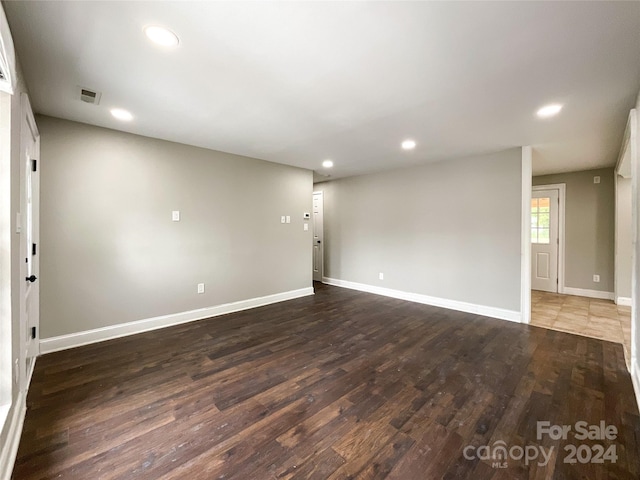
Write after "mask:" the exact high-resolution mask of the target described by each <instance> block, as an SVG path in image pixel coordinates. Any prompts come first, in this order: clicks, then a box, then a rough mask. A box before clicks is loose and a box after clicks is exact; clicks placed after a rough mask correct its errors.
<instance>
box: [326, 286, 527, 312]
mask: <svg viewBox="0 0 640 480" xmlns="http://www.w3.org/2000/svg"><path fill="white" fill-rule="evenodd" d="M322 282H323V283H326V284H329V285H334V286H336V287H344V288H350V289H352V290H359V291H361V292H368V293H375V294H376V295H383V296H385V297H392V298H398V299H400V300H407V301H409V302H416V303H423V304H425V305H431V306H434V307H442V308H448V309H450V310H457V311H460V312H466V313H475V314H478V315H484V316H486V317H492V318H498V319H500V320H508V321H510V322H517V323H520V322H521V319H522V315H521V314H520V312H517V311H515V310H506V309H504V308H497V307H488V306H485V305H476V304H474V303H467V302H460V301H458V300H448V299H446V298H438V297H430V296H428V295H422V294H419V293H410V292H403V291H401V290H393V289H391V288H384V287H376V286H374V285H366V284H364V283H356V282H349V281H347V280H338V279H336V278H328V277H322Z"/></svg>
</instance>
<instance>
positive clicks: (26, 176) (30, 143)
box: [20, 95, 40, 367]
mask: <svg viewBox="0 0 640 480" xmlns="http://www.w3.org/2000/svg"><path fill="white" fill-rule="evenodd" d="M22 115H23V117H22V128H21V166H20V174H21V175H20V177H21V188H20V190H21V192H20V193H21V199H20V205H21V208H20V210H21V215H20V217H21V222H20V237H21V238H20V252H21V253H22V257H23V258H24V259H25V261H24V263H22V269H21V272H20V274H21V277H22V279H23V284H22V285H23V288H22V289H21V300H22V302H21V303H22V305H21V307H22V308H21V331H22V341H23V345H24V356H25V358H24V360H25V361H24V363H23V365H24V366H25V367H27V364H28V363H29V359H31V358H33V357H35V356H37V355H38V353H39V336H40V333H39V330H40V328H39V325H40V284H39V282H38V281H37V280H38V277H37V276H38V274H39V273H38V272H39V267H40V261H39V253H40V252H39V251H38V246H39V237H40V228H39V225H40V209H39V205H40V162H39V153H40V136H39V134H38V129H37V127H36V123H35V120H34V118H33V113H32V110H31V106H30V104H29V99H28V97H27V96H26V95H23V101H22Z"/></svg>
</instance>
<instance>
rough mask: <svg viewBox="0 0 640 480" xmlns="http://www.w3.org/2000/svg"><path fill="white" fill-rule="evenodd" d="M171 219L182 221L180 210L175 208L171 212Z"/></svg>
mask: <svg viewBox="0 0 640 480" xmlns="http://www.w3.org/2000/svg"><path fill="white" fill-rule="evenodd" d="M171 220H172V221H174V222H179V221H180V211H179V210H174V211H173V212H171Z"/></svg>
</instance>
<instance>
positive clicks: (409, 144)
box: [402, 140, 416, 150]
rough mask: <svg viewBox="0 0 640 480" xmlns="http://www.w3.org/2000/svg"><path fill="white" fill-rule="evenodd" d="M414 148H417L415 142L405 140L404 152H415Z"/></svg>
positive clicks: (403, 144) (403, 143)
mask: <svg viewBox="0 0 640 480" xmlns="http://www.w3.org/2000/svg"><path fill="white" fill-rule="evenodd" d="M414 148H416V142H415V141H413V140H405V141H404V142H402V149H403V150H413V149H414Z"/></svg>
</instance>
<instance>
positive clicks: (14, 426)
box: [0, 392, 27, 480]
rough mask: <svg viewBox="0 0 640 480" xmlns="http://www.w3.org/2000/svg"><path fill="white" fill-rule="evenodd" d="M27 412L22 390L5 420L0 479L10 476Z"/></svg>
mask: <svg viewBox="0 0 640 480" xmlns="http://www.w3.org/2000/svg"><path fill="white" fill-rule="evenodd" d="M26 414H27V399H26V394H25V393H24V392H20V393H19V394H18V398H17V399H16V403H15V405H13V408H12V409H11V410H10V411H9V417H8V418H7V422H8V423H9V428H8V429H7V437H6V438H5V441H4V443H3V445H2V450H0V479H2V480H8V479H10V478H11V472H13V466H14V464H15V462H16V455H17V454H18V446H19V445H20V437H21V436H22V427H23V425H24V417H25V415H26Z"/></svg>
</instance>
